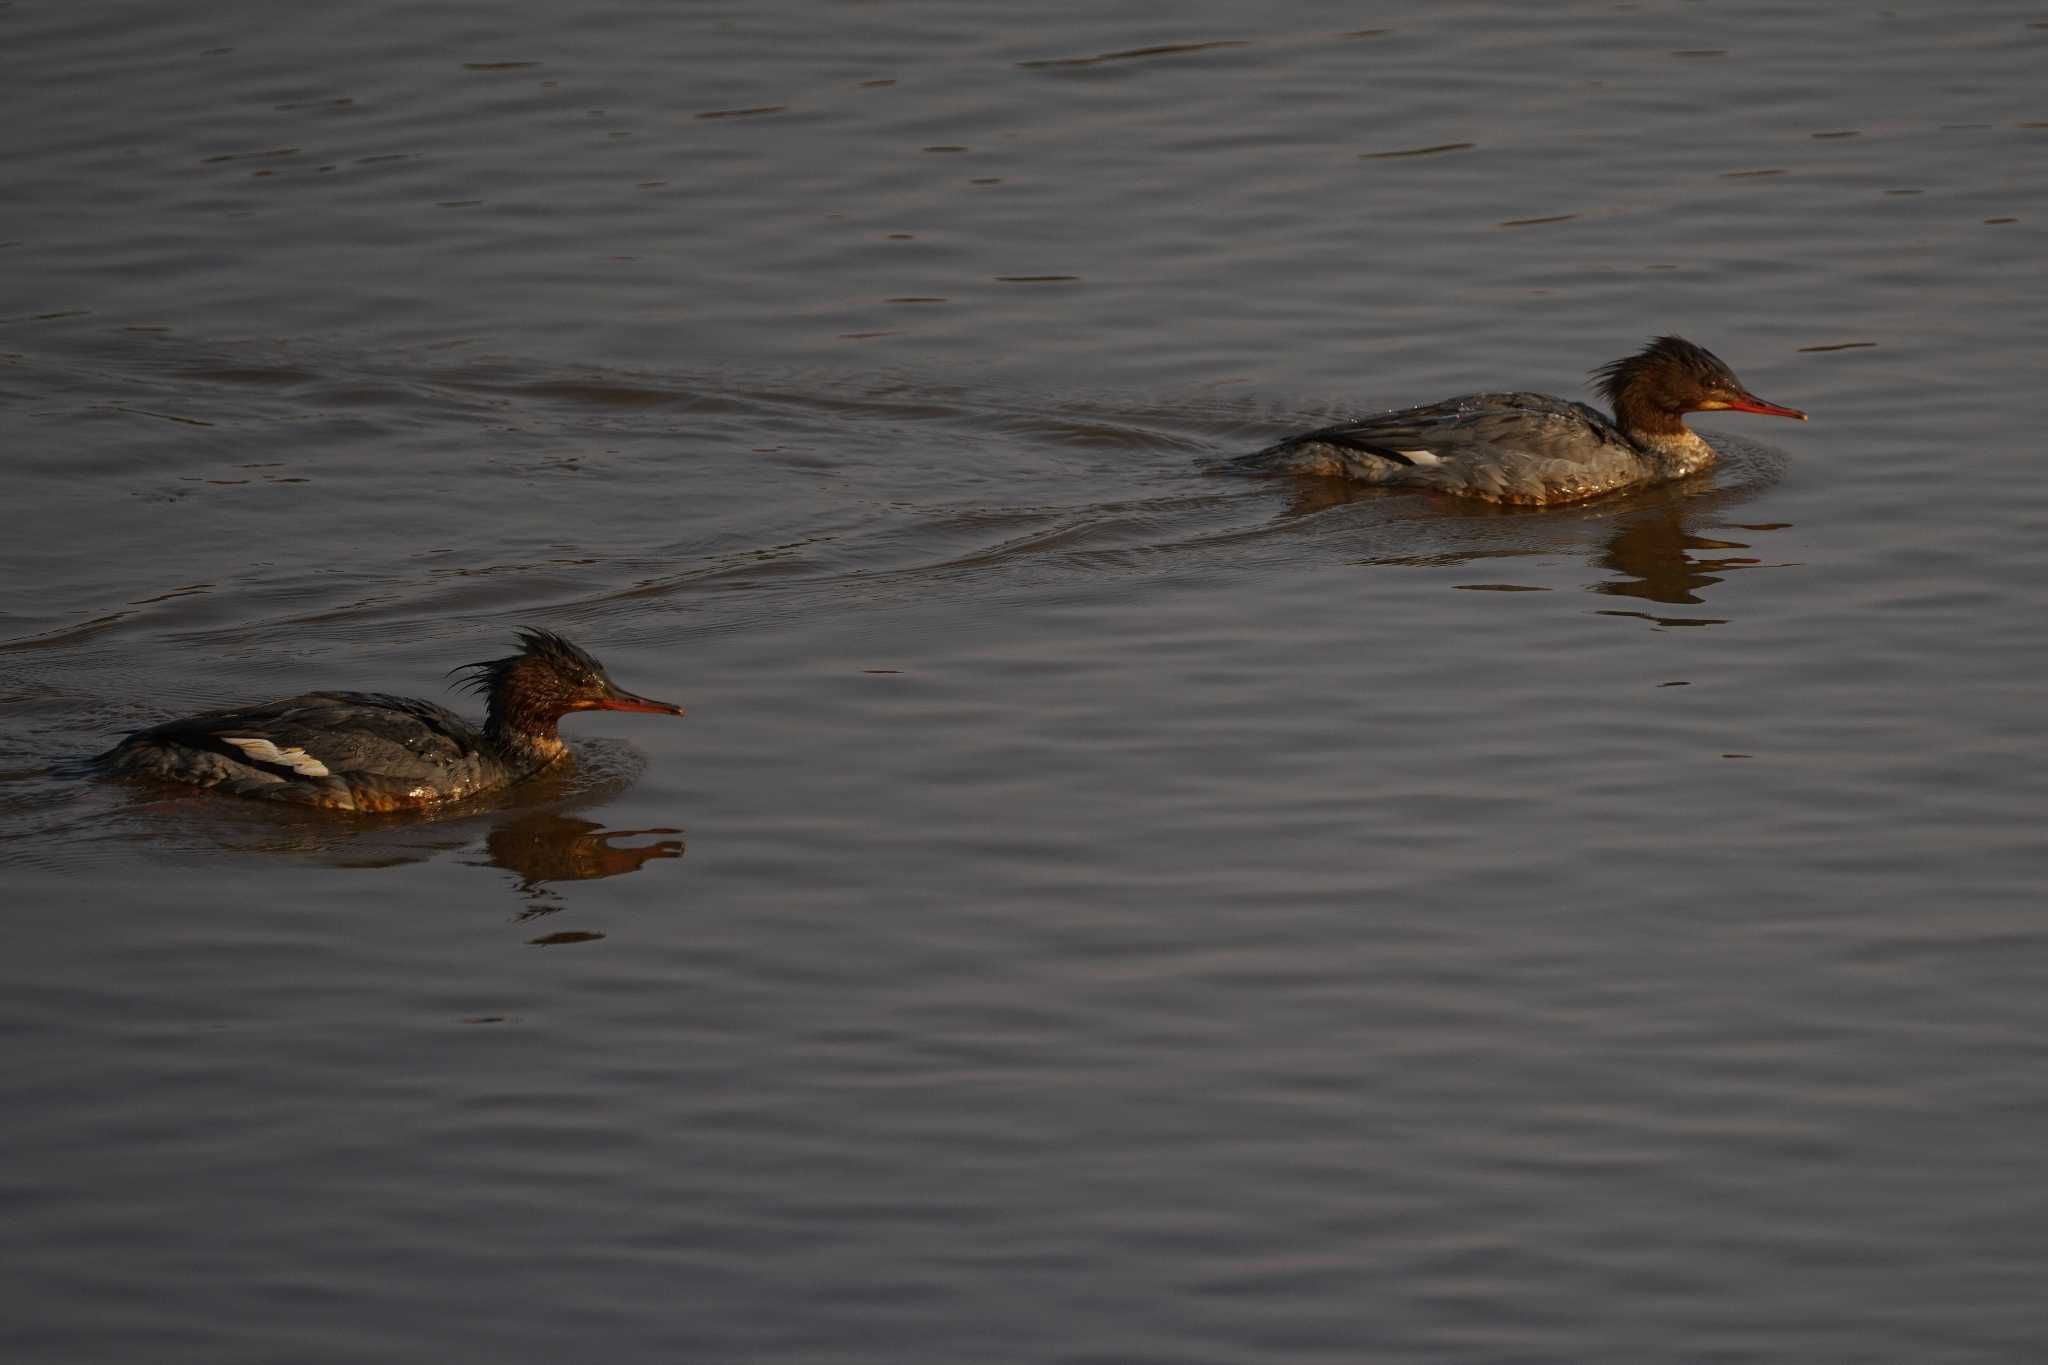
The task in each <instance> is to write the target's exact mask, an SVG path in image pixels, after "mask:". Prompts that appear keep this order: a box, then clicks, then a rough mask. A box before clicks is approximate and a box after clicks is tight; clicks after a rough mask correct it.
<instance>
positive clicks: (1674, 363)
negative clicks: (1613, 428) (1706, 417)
mask: <svg viewBox="0 0 2048 1365" xmlns="http://www.w3.org/2000/svg"><path fill="white" fill-rule="evenodd" d="M1674 374H1678V375H1684V376H1686V377H1688V378H1690V379H1692V380H1693V381H1694V382H1695V383H1696V384H1698V385H1699V387H1700V388H1701V389H1704V390H1708V391H1711V390H1714V389H1733V390H1735V391H1736V392H1738V393H1740V392H1741V391H1742V382H1741V381H1740V380H1738V379H1737V378H1736V377H1735V372H1734V371H1733V370H1731V369H1729V368H1728V366H1727V364H1726V363H1725V362H1723V361H1722V359H1721V357H1719V356H1717V355H1715V354H1714V353H1713V352H1712V351H1710V350H1708V349H1707V348H1706V347H1704V346H1695V345H1693V343H1691V342H1690V341H1687V340H1686V339H1685V338H1684V337H1658V338H1657V339H1656V340H1655V341H1652V342H1651V343H1650V344H1649V345H1647V346H1645V347H1643V349H1642V350H1640V351H1637V352H1636V353H1635V354H1634V355H1632V356H1625V357H1623V358H1622V359H1620V360H1616V361H1611V362H1609V363H1608V364H1605V365H1602V366H1601V367H1600V368H1599V369H1597V370H1593V371H1591V377H1592V380H1593V388H1594V390H1595V391H1596V392H1598V393H1599V394H1600V396H1601V397H1602V398H1605V399H1606V400H1607V406H1608V407H1610V408H1618V407H1621V406H1622V405H1623V404H1624V403H1626V402H1628V398H1627V397H1626V395H1628V394H1629V393H1630V391H1631V390H1633V389H1636V388H1638V387H1639V386H1643V385H1646V384H1650V383H1658V384H1660V385H1661V382H1662V381H1663V380H1664V379H1665V378H1667V377H1670V376H1673V375H1674ZM1645 396H1648V395H1645Z"/></svg>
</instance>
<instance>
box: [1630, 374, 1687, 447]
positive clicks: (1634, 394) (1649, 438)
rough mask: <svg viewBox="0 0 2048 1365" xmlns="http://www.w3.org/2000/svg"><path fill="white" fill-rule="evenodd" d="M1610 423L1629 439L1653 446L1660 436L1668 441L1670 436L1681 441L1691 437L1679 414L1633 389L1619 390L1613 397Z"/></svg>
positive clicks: (1681, 415) (1682, 417)
mask: <svg viewBox="0 0 2048 1365" xmlns="http://www.w3.org/2000/svg"><path fill="white" fill-rule="evenodd" d="M1614 424H1615V425H1616V426H1618V427H1620V428H1621V429H1622V431H1623V432H1625V433H1627V434H1628V435H1629V436H1631V437H1633V438H1635V439H1636V440H1639V441H1644V442H1646V443H1649V444H1655V443H1657V438H1660V437H1661V438H1663V440H1664V441H1669V440H1671V439H1672V438H1673V437H1677V438H1679V439H1680V440H1683V439H1684V438H1685V437H1686V436H1689V435H1691V432H1690V431H1689V430H1688V429H1687V427H1686V425H1685V421H1684V416H1683V414H1681V413H1676V412H1673V411H1672V410H1671V409H1670V408H1668V407H1665V406H1664V405H1663V404H1661V403H1656V402H1652V401H1651V400H1649V399H1648V398H1646V397H1644V396H1643V394H1642V393H1641V392H1640V391H1638V390H1636V389H1633V388H1629V389H1623V390H1622V391H1621V392H1620V393H1619V394H1616V395H1615V398H1614Z"/></svg>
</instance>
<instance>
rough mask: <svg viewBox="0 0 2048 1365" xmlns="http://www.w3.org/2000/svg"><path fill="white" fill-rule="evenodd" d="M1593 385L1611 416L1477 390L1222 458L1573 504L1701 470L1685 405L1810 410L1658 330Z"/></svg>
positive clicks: (1779, 413)
mask: <svg viewBox="0 0 2048 1365" xmlns="http://www.w3.org/2000/svg"><path fill="white" fill-rule="evenodd" d="M1592 373H1593V384H1594V387H1595V388H1596V389H1598V390H1599V392H1600V393H1601V395H1602V396H1603V397H1605V398H1606V399H1607V401H1608V404H1609V405H1610V406H1611V407H1613V409H1614V416H1613V417H1612V418H1611V419H1610V418H1609V417H1607V416H1606V415H1605V414H1604V413H1602V412H1600V411H1599V410H1598V409H1596V408H1590V407H1588V406H1586V405H1585V404H1584V403H1572V402H1567V401H1566V400H1564V399H1562V398H1552V397H1550V396H1549V395H1548V394H1542V393H1474V394H1467V395H1466V396H1465V397H1463V398H1453V399H1450V400H1448V401H1447V402H1442V403H1432V404H1430V405H1428V406H1427V407H1420V408H1404V409H1402V410H1401V411H1399V412H1388V413H1382V414H1380V415H1379V416H1377V417H1362V418H1359V419H1358V420H1356V421H1352V422H1340V423H1338V424H1337V425H1336V426H1330V427H1323V428H1321V429H1320V430H1317V431H1310V432H1304V433H1303V434H1301V435H1299V436H1290V437H1288V438H1287V439H1286V440H1284V441H1281V442H1279V443H1278V444H1276V445H1270V446H1267V447H1266V448H1265V449H1264V450H1261V451H1259V452H1257V453H1256V454H1252V455H1245V456H1242V457H1240V458H1238V459H1236V460H1233V461H1231V462H1230V465H1229V466H1228V467H1234V468H1238V469H1248V470H1263V471H1270V472H1273V473H1281V474H1313V475H1321V476H1322V477H1325V478H1335V479H1352V480H1356V481H1358V482H1360V483H1382V484H1392V485H1397V486H1403V487H1409V488H1420V489H1433V490H1435V491H1437V492H1439V493H1452V494H1456V495H1458V496H1460V497H1467V498H1484V499H1485V500H1487V501H1488V502H1509V503H1527V504H1536V505H1541V504H1545V503H1563V502H1578V501H1580V500H1582V499H1584V498H1591V497H1597V496H1599V495H1600V494H1602V493H1611V492H1613V491H1615V490H1616V489H1619V488H1637V487H1644V486H1647V485H1649V484H1656V483H1665V482H1668V481H1669V480H1671V479H1681V478H1684V477H1685V476H1686V475H1688V474H1697V473H1698V472H1699V471H1700V470H1702V469H1705V468H1707V466H1709V465H1711V464H1713V462H1714V458H1715V456H1714V448H1713V447H1712V446H1710V445H1708V444H1707V443H1706V442H1705V441H1703V440H1701V439H1700V438H1699V437H1698V436H1696V435H1694V434H1693V432H1692V431H1691V430H1690V429H1689V428H1688V427H1687V426H1686V425H1685V423H1684V422H1683V421H1682V420H1681V419H1682V418H1683V417H1684V415H1685V414H1686V413H1688V412H1719V411H1722V410H1724V409H1725V410H1727V411H1729V412H1760V413H1764V414H1765V415H1767V416H1771V417H1792V418H1797V419H1798V420H1799V421H1802V422H1804V421H1805V420H1806V414H1805V413H1803V412H1800V411H1799V410H1798V409H1796V408H1782V407H1779V406H1778V405H1777V404H1776V403H1766V402H1765V401H1764V400H1763V399H1761V398H1758V397H1757V396H1756V395H1755V394H1753V393H1751V392H1750V391H1749V390H1748V389H1746V388H1744V387H1743V385H1742V381H1741V380H1739V379H1737V378H1736V377H1735V372H1734V371H1733V370H1730V369H1729V368H1728V367H1727V366H1726V365H1724V364H1723V363H1722V362H1721V359H1720V357H1719V356H1716V355H1715V354H1714V353H1713V352H1712V351H1709V350H1707V349H1706V348H1705V347H1704V346H1695V345H1693V344H1692V343H1691V342H1690V341H1686V340H1684V339H1683V338H1680V337H1658V338H1657V339H1656V340H1655V341H1652V342H1651V343H1650V344H1649V345H1648V346H1645V347H1644V348H1643V349H1642V350H1640V351H1638V352H1636V353H1635V354H1634V355H1632V356H1629V357H1628V358H1626V359H1624V360H1617V361H1615V362H1614V363H1613V364H1611V365H1602V366H1601V367H1600V368H1599V369H1597V370H1594V371H1593V372H1592Z"/></svg>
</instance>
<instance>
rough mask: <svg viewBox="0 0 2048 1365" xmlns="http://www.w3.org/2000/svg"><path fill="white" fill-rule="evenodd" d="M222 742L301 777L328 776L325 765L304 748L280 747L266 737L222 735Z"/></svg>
mask: <svg viewBox="0 0 2048 1365" xmlns="http://www.w3.org/2000/svg"><path fill="white" fill-rule="evenodd" d="M220 738H221V742H222V743H223V744H232V745H234V746H235V747H236V748H237V749H240V750H241V751H242V752H243V753H245V754H247V755H249V757H251V758H253V759H255V760H256V761H257V762H258V763H275V764H277V765H278V766H279V767H280V768H290V769H291V770H292V771H293V772H295V773H297V774H299V776H301V777H328V776H331V774H330V773H329V772H328V771H327V765H326V764H325V763H322V762H321V761H320V760H319V759H317V758H315V757H313V755H311V754H309V753H307V752H306V751H305V750H304V749H280V748H278V747H277V746H276V745H275V744H272V743H271V742H270V741H269V740H267V739H237V738H235V737H234V736H233V735H222V736H221V737H220Z"/></svg>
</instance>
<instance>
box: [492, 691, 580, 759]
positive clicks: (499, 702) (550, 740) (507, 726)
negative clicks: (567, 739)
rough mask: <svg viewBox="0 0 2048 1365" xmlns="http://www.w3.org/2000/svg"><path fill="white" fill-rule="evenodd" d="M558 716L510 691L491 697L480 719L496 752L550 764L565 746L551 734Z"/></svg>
mask: <svg viewBox="0 0 2048 1365" xmlns="http://www.w3.org/2000/svg"><path fill="white" fill-rule="evenodd" d="M561 718H562V717H561V713H560V712H559V711H557V710H555V709H554V708H553V707H550V706H546V705H544V704H537V703H535V702H534V701H533V699H531V698H526V697H522V696H520V695H519V694H518V693H517V692H516V691H514V690H513V689H511V688H500V689H498V691H496V692H494V693H492V694H491V706H490V711H489V713H488V715H486V717H485V719H484V734H485V736H486V737H488V738H489V739H491V740H492V741H494V742H495V743H496V744H497V745H498V746H499V747H500V748H503V749H509V750H511V751H512V752H514V753H517V754H520V755H522V756H524V757H526V758H528V759H530V760H532V761H533V762H535V763H552V762H553V761H554V760H556V759H557V758H560V757H561V756H562V754H563V753H564V752H566V750H567V748H568V746H567V745H565V744H563V743H562V737H561V735H560V734H558V733H557V732H556V730H555V724H556V722H558V721H559V720H561Z"/></svg>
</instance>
